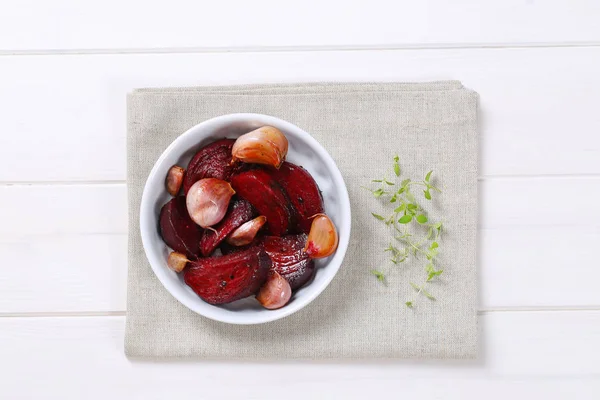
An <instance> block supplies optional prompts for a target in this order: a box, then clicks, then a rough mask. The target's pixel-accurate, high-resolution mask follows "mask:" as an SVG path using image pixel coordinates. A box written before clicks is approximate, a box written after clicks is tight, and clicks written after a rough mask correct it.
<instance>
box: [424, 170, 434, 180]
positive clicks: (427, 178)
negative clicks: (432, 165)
mask: <svg viewBox="0 0 600 400" xmlns="http://www.w3.org/2000/svg"><path fill="white" fill-rule="evenodd" d="M432 172H433V171H429V172H428V173H427V175H425V182H429V178H431V173H432Z"/></svg>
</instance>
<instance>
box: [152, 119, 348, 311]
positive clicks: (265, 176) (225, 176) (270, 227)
mask: <svg viewBox="0 0 600 400" xmlns="http://www.w3.org/2000/svg"><path fill="white" fill-rule="evenodd" d="M287 151H288V141H287V138H286V137H285V135H284V134H283V133H282V132H281V131H280V130H279V129H277V128H274V127H272V126H263V127H261V128H258V129H255V130H252V131H251V132H248V133H245V134H243V135H241V136H240V137H238V138H237V139H235V140H234V139H220V140H216V141H214V142H212V143H210V144H208V145H206V146H204V147H202V148H201V149H200V150H198V151H197V152H196V154H195V155H194V156H193V157H192V159H191V161H190V162H189V164H188V165H187V168H186V169H184V168H183V166H179V165H174V166H172V167H171V168H170V169H169V171H168V174H167V176H166V178H165V186H166V189H167V191H168V192H169V194H171V195H172V196H174V197H173V198H172V199H170V200H169V201H168V202H167V203H166V204H164V205H163V206H162V209H161V211H160V216H159V228H160V234H161V237H162V239H163V241H164V242H165V243H166V244H167V245H168V246H169V247H170V248H171V249H173V252H171V254H169V256H168V259H167V265H168V266H169V268H171V269H172V270H173V271H175V272H177V273H181V274H183V280H184V282H185V283H186V284H187V285H188V286H189V287H190V288H191V289H192V290H193V291H194V292H195V293H196V294H197V295H198V296H199V297H200V298H201V299H202V300H204V301H205V302H207V303H209V304H213V305H219V304H227V303H231V302H234V301H237V300H240V299H243V298H246V297H250V296H256V299H257V301H258V302H259V303H260V304H261V305H262V306H263V307H265V308H266V309H278V308H281V307H283V306H285V305H286V304H287V303H288V302H289V300H290V299H291V297H292V295H293V293H294V292H295V291H296V290H298V289H299V288H301V287H303V286H305V285H307V284H309V282H310V281H311V278H312V276H313V274H314V272H315V263H314V261H313V260H314V259H317V258H324V257H329V256H331V255H332V254H334V253H335V251H336V249H337V245H338V233H337V229H336V227H335V225H334V224H333V222H332V221H331V219H330V218H329V217H328V216H327V215H326V214H325V213H324V207H323V199H322V196H321V192H320V190H319V187H318V185H317V183H316V182H315V180H314V179H313V177H312V176H311V174H310V173H309V172H308V171H306V170H305V169H304V168H302V167H301V166H298V165H295V164H292V163H290V162H287V161H285V159H286V155H287Z"/></svg>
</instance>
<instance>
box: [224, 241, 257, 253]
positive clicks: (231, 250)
mask: <svg viewBox="0 0 600 400" xmlns="http://www.w3.org/2000/svg"><path fill="white" fill-rule="evenodd" d="M259 245H262V237H261V238H257V239H254V241H253V242H252V243H250V244H249V245H246V246H234V245H231V244H229V243H227V241H223V242H221V245H220V246H219V249H220V250H221V253H223V254H224V255H227V254H233V253H239V252H240V251H244V250H248V249H249V248H250V247H254V246H259Z"/></svg>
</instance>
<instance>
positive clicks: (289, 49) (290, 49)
mask: <svg viewBox="0 0 600 400" xmlns="http://www.w3.org/2000/svg"><path fill="white" fill-rule="evenodd" d="M548 47H555V48H562V47H600V42H597V41H590V42H585V41H584V42H560V43H556V42H538V43H536V42H532V43H430V44H398V45H365V46H352V45H331V46H327V45H323V46H260V47H256V46H248V47H157V48H129V49H110V48H108V49H102V48H98V49H49V50H43V49H30V50H0V57H3V56H4V57H6V56H56V55H110V54H115V55H119V54H186V53H196V54H202V53H294V52H326V51H330V52H336V51H373V50H383V51H394V50H446V49H451V50H453V49H456V50H458V49H515V48H519V49H522V48H524V49H537V48H548Z"/></svg>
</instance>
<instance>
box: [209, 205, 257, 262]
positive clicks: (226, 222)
mask: <svg viewBox="0 0 600 400" xmlns="http://www.w3.org/2000/svg"><path fill="white" fill-rule="evenodd" d="M254 215H255V211H254V208H253V207H252V205H251V204H250V203H248V202H247V201H246V200H244V199H240V198H237V199H235V200H233V201H232V202H231V205H230V206H229V210H228V211H227V214H226V215H225V218H223V220H222V221H221V222H219V223H218V224H217V225H215V226H214V227H213V228H214V229H215V231H216V232H215V231H212V230H210V229H206V230H205V231H204V233H203V234H202V239H200V251H201V252H202V255H203V256H209V255H211V254H212V252H213V251H215V249H216V248H217V246H219V244H220V243H221V242H222V241H223V240H224V239H225V238H226V237H227V236H229V234H230V233H231V232H233V231H234V230H236V229H237V228H238V227H240V226H241V225H242V224H243V223H244V222H248V221H250V220H251V219H252V218H253V217H254Z"/></svg>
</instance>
